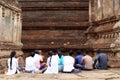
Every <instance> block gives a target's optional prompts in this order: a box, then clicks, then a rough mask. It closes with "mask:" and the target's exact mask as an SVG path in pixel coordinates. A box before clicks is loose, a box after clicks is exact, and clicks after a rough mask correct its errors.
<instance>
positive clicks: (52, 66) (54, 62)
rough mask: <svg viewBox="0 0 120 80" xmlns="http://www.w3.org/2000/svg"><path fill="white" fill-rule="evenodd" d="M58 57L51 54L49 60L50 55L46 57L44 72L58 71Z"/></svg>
mask: <svg viewBox="0 0 120 80" xmlns="http://www.w3.org/2000/svg"><path fill="white" fill-rule="evenodd" d="M58 64H59V57H58V55H53V56H52V58H51V62H50V57H48V59H47V66H48V67H47V70H46V71H45V72H44V73H58Z"/></svg>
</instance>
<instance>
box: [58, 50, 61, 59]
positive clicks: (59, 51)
mask: <svg viewBox="0 0 120 80" xmlns="http://www.w3.org/2000/svg"><path fill="white" fill-rule="evenodd" d="M57 54H58V56H59V58H61V56H62V51H61V50H60V49H58V50H57Z"/></svg>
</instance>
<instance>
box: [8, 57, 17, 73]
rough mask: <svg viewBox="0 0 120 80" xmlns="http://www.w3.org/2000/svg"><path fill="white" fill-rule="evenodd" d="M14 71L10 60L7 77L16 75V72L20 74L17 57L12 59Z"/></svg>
mask: <svg viewBox="0 0 120 80" xmlns="http://www.w3.org/2000/svg"><path fill="white" fill-rule="evenodd" d="M11 68H12V69H10V58H9V59H8V72H7V74H6V75H12V74H15V73H16V72H17V73H19V70H18V69H17V68H18V59H16V58H15V57H13V58H12V66H11Z"/></svg>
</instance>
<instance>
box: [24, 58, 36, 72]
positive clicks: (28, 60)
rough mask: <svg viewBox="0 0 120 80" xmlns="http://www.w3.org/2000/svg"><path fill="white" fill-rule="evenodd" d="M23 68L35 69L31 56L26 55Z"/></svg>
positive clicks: (27, 69)
mask: <svg viewBox="0 0 120 80" xmlns="http://www.w3.org/2000/svg"><path fill="white" fill-rule="evenodd" d="M25 70H26V71H36V66H35V61H34V58H33V57H31V56H30V57H27V58H26V60H25Z"/></svg>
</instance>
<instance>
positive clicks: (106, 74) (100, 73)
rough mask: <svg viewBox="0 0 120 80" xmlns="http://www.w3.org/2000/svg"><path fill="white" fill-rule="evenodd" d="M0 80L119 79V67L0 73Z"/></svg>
mask: <svg viewBox="0 0 120 80" xmlns="http://www.w3.org/2000/svg"><path fill="white" fill-rule="evenodd" d="M0 80H120V68H114V69H109V70H93V71H81V73H78V74H68V73H59V74H30V73H20V74H15V75H9V76H8V75H5V74H1V75H0Z"/></svg>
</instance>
